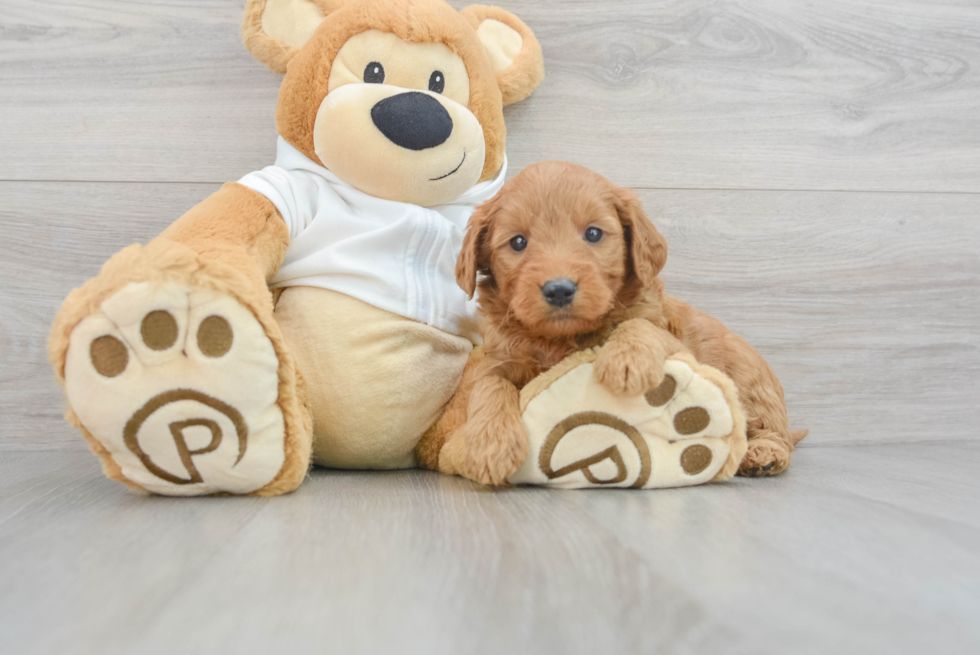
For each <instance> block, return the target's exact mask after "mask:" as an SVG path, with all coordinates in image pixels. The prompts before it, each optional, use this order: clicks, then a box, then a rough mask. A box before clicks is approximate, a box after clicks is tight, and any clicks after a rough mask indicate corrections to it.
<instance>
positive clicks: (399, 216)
mask: <svg viewBox="0 0 980 655" xmlns="http://www.w3.org/2000/svg"><path fill="white" fill-rule="evenodd" d="M506 172H507V160H506V158H505V159H504V165H503V167H502V168H501V169H500V172H499V173H497V175H496V176H495V177H494V178H493V179H492V180H488V181H486V182H481V183H479V184H477V185H475V186H474V187H472V188H471V189H469V190H468V191H467V192H466V193H464V194H463V195H461V196H459V197H458V198H456V199H455V200H452V201H450V202H449V203H447V204H445V205H439V206H438V207H420V206H419V205H412V204H408V203H403V202H394V201H391V200H382V199H381V198H376V197H374V196H370V195H368V194H366V193H363V192H361V191H358V190H357V189H355V188H354V187H352V186H351V185H349V184H347V183H346V182H344V181H343V180H341V179H340V178H338V177H337V176H336V175H334V174H333V173H331V172H330V171H329V170H327V169H326V168H324V167H323V166H321V165H319V164H317V163H315V162H313V161H312V160H310V159H309V158H308V157H307V156H306V155H304V154H303V153H301V152H300V151H299V150H297V149H296V148H294V147H293V146H292V145H290V144H289V143H287V142H286V140H285V139H283V138H282V137H279V143H278V152H277V154H276V163H275V165H273V166H267V167H266V168H263V169H262V170H260V171H256V172H254V173H249V174H248V175H246V176H245V177H243V178H242V179H241V180H239V183H240V184H243V185H245V186H247V187H248V188H250V189H252V190H254V191H257V192H259V193H261V194H262V195H263V196H265V197H266V198H268V199H269V200H270V201H272V204H274V205H275V206H276V209H278V210H279V213H280V214H282V217H283V220H285V221H286V226H287V227H288V228H289V240H290V241H289V249H288V250H287V251H286V259H285V261H284V262H283V265H282V268H280V269H279V272H278V273H277V274H276V276H275V277H274V278H273V279H272V282H271V283H270V286H272V287H273V288H276V287H291V286H311V287H322V288H324V289H332V290H334V291H339V292H341V293H345V294H347V295H349V296H353V297H354V298H357V299H359V300H363V301H364V302H366V303H369V304H371V305H374V306H375V307H379V308H381V309H384V310H386V311H389V312H392V313H394V314H400V315H401V316H406V317H408V318H411V319H414V320H417V321H421V322H423V323H427V324H429V325H432V326H434V327H437V328H439V329H440V330H443V331H445V332H449V333H451V334H457V335H461V336H464V337H467V338H470V339H476V338H477V337H476V303H475V302H473V301H470V300H469V299H468V298H467V297H466V294H465V293H464V292H463V290H462V289H460V288H459V285H457V284H456V272H455V271H456V258H457V257H458V256H459V251H460V249H461V248H462V243H463V232H464V231H465V229H466V222H467V221H468V220H469V218H470V216H471V215H472V214H473V211H474V210H475V208H476V206H477V205H479V204H480V203H482V202H484V201H486V200H489V199H490V198H492V197H493V196H494V194H496V193H497V191H499V190H500V187H501V186H503V184H504V177H505V174H506Z"/></svg>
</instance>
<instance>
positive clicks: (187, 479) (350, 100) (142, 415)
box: [49, 0, 544, 496]
mask: <svg viewBox="0 0 980 655" xmlns="http://www.w3.org/2000/svg"><path fill="white" fill-rule="evenodd" d="M242 33H243V37H244V42H245V45H246V47H247V48H248V49H249V51H250V52H251V53H252V54H253V55H254V56H255V57H256V58H257V59H258V60H259V61H261V62H262V63H264V64H266V65H267V66H268V67H269V68H271V69H272V70H274V71H277V72H280V73H284V74H285V77H284V79H283V83H282V87H281V90H280V94H279V101H278V106H277V111H276V126H277V129H278V133H279V140H278V152H277V156H276V161H275V163H274V164H273V165H272V166H269V167H267V168H265V169H263V170H260V171H256V172H253V173H250V174H248V175H245V177H243V178H241V179H240V180H239V181H238V182H229V183H227V184H225V185H224V186H223V187H222V188H221V189H220V190H219V191H217V192H216V193H214V194H213V195H212V196H210V197H209V198H207V199H205V200H204V201H203V202H201V203H200V204H198V205H197V206H195V207H194V208H192V209H191V210H190V211H188V212H187V213H186V214H185V215H184V216H182V217H181V218H180V219H178V220H177V221H176V222H174V223H173V224H172V225H171V226H170V227H169V228H167V229H166V230H165V231H164V232H163V233H162V234H161V235H160V236H158V237H157V238H156V239H154V240H152V241H151V242H150V243H149V244H148V245H146V246H141V245H133V246H130V247H128V248H126V249H124V250H123V251H121V252H119V253H118V254H116V255H115V256H114V257H112V258H111V259H110V260H109V261H108V262H107V263H106V264H105V266H104V267H103V269H102V271H101V273H100V274H99V275H98V276H97V277H96V278H95V279H93V280H91V281H89V282H88V283H86V284H85V285H83V286H82V287H81V288H79V289H75V290H74V291H72V293H71V294H70V295H69V296H68V298H67V299H66V300H65V302H64V305H63V307H62V309H61V311H60V312H59V314H58V316H57V318H56V320H55V323H54V325H53V327H52V330H51V336H50V340H49V352H50V357H51V361H52V363H53V365H54V368H55V373H56V377H57V379H58V380H59V381H60V382H61V383H62V384H63V387H64V390H65V393H66V396H67V399H68V404H69V409H68V413H67V418H68V420H69V422H70V423H71V424H72V425H74V426H75V427H77V428H79V429H80V431H81V433H82V434H83V436H84V437H85V439H86V441H87V442H88V444H89V446H90V447H91V448H92V450H93V451H94V452H95V453H96V454H97V455H98V456H99V458H100V459H101V461H102V465H103V468H104V471H105V473H106V475H107V476H108V477H110V478H112V479H115V480H119V481H121V482H124V483H125V484H127V485H128V486H130V487H133V488H136V489H140V490H145V491H150V492H154V493H159V494H167V495H176V496H191V495H202V494H213V493H231V494H255V495H263V496H268V495H276V494H281V493H285V492H289V491H292V490H293V489H295V488H296V487H297V486H298V485H299V484H300V483H301V482H302V480H303V478H304V476H305V474H306V472H307V469H308V468H309V464H310V460H311V458H312V460H313V461H314V462H316V463H319V464H322V465H325V466H331V467H340V468H373V469H390V468H403V467H411V466H414V465H416V455H415V448H416V445H417V444H418V442H419V439H420V438H421V436H422V435H423V433H425V431H426V430H427V429H428V428H429V427H430V426H431V425H433V423H434V422H435V421H436V420H437V419H438V418H439V417H440V416H441V415H442V413H443V411H444V408H445V406H446V405H447V403H448V401H449V400H450V398H451V397H452V395H453V393H454V392H455V390H456V389H457V387H458V385H459V383H460V379H461V377H462V374H463V370H464V367H465V365H466V362H467V359H468V358H469V356H470V352H471V350H472V347H473V346H472V343H473V341H474V339H475V334H476V325H475V321H474V317H475V307H474V305H473V303H472V302H470V301H469V300H468V298H467V295H466V294H465V293H464V292H463V291H462V290H461V289H460V288H459V287H458V286H457V284H456V281H455V277H454V266H455V262H456V257H457V255H458V253H459V250H460V247H461V243H462V240H463V231H464V229H465V226H466V223H467V219H468V218H469V216H470V215H471V213H472V212H473V210H474V207H475V206H476V205H478V204H480V203H482V202H483V201H485V200H487V199H489V198H491V197H492V196H493V195H494V194H495V193H496V192H497V190H498V189H499V188H500V187H501V185H502V184H503V182H504V178H505V175H506V168H507V160H506V156H505V137H506V128H505V125H504V116H503V107H504V106H505V105H507V104H510V103H513V102H517V101H519V100H522V99H524V98H525V97H527V96H528V95H529V94H530V93H531V92H532V91H533V90H534V88H535V87H536V86H537V85H538V84H539V83H540V82H541V80H542V78H543V75H544V67H543V63H542V56H541V49H540V46H539V45H538V42H537V40H536V39H535V37H534V34H533V33H532V32H531V31H530V30H529V29H528V27H527V26H526V25H524V23H522V22H521V21H520V20H519V19H518V18H517V17H516V16H514V15H513V14H511V13H509V12H507V11H504V10H502V9H499V8H494V7H485V6H472V7H468V8H466V9H463V10H462V11H456V10H455V9H453V8H451V7H450V6H449V5H448V4H446V3H445V2H443V1H442V0H358V1H354V0H349V1H344V0H249V1H248V3H247V5H246V8H245V15H244V18H243V23H242Z"/></svg>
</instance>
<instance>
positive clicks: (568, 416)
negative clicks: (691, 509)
mask: <svg viewBox="0 0 980 655" xmlns="http://www.w3.org/2000/svg"><path fill="white" fill-rule="evenodd" d="M593 359H594V358H593ZM664 373H665V375H664V381H663V383H662V384H660V385H659V386H658V387H656V388H654V389H649V390H648V391H647V392H646V393H644V394H643V395H642V396H634V397H621V396H615V395H613V394H611V393H609V392H608V391H607V390H606V389H605V388H604V387H603V386H602V385H600V384H599V383H598V381H597V380H596V379H595V376H594V374H593V363H592V361H585V362H583V363H579V364H578V365H576V366H574V368H571V370H568V371H567V372H564V373H563V374H561V375H560V377H558V378H557V379H554V380H553V381H552V382H551V383H550V384H549V385H548V387H547V388H546V389H544V390H541V391H536V393H535V391H532V393H535V395H534V396H533V397H532V398H528V397H525V398H523V399H522V400H523V402H522V406H523V407H524V414H523V416H524V423H525V426H526V428H527V431H528V438H529V443H530V449H529V454H528V458H527V459H526V460H525V462H524V464H523V465H522V466H521V468H520V469H519V470H518V471H517V472H516V473H515V474H514V475H512V476H511V477H510V478H509V481H510V482H511V483H513V484H539V485H547V486H555V487H564V488H571V489H574V488H585V487H622V488H634V489H655V488H663V487H683V486H691V485H697V484H702V483H705V482H708V481H710V480H712V479H713V478H715V476H716V475H718V473H719V471H720V470H721V468H722V467H723V466H724V464H725V462H726V460H727V459H728V457H729V453H730V452H731V444H732V440H733V439H739V438H740V439H742V440H744V439H745V435H744V430H743V431H741V432H740V429H739V426H738V425H737V423H738V421H736V417H735V415H736V413H738V412H739V411H740V410H739V409H738V407H737V402H738V401H737V399H736V398H737V396H736V394H735V389H734V384H733V383H732V382H731V380H729V379H728V378H727V377H726V376H724V375H723V374H721V373H720V372H718V371H717V370H715V369H712V368H710V367H707V366H704V365H702V364H698V363H697V362H696V361H694V360H693V359H692V358H690V357H689V356H686V355H676V356H674V357H671V358H669V359H668V360H667V362H666V364H665V366H664ZM723 387H728V388H727V389H726V388H723ZM726 392H727V393H726Z"/></svg>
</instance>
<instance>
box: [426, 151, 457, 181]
mask: <svg viewBox="0 0 980 655" xmlns="http://www.w3.org/2000/svg"><path fill="white" fill-rule="evenodd" d="M464 161H466V151H465V150H464V151H463V158H462V159H460V160H459V164H458V165H457V166H456V168H454V169H453V170H451V171H449V172H448V173H446V174H445V175H441V176H439V177H430V178H429V181H430V182H436V181H438V180H444V179H446V178H447V177H449V176H450V175H452V174H453V173H455V172H456V171H458V170H459V169H460V167H461V166H462V165H463V162H464Z"/></svg>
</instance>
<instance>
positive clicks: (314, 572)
mask: <svg viewBox="0 0 980 655" xmlns="http://www.w3.org/2000/svg"><path fill="white" fill-rule="evenodd" d="M978 460H980V447H978V445H977V444H976V443H954V444H917V445H904V446H902V445H889V446H887V447H883V446H872V447H864V448H855V447H848V448H844V447H826V448H809V449H805V450H803V451H801V453H800V457H799V462H798V466H797V467H796V468H794V469H793V470H791V471H790V472H789V473H788V474H787V475H786V476H783V477H782V478H778V479H773V480H737V481H735V482H732V483H726V484H721V485H711V486H707V487H700V488H693V489H683V490H664V491H654V492H634V491H591V492H590V491H572V492H561V491H547V490H536V489H515V490H508V491H502V492H488V491H485V490H482V489H480V488H478V487H477V486H475V485H471V484H470V483H468V482H465V481H463V480H460V479H458V478H448V477H443V476H440V475H438V474H431V473H423V472H397V473H342V472H331V471H317V472H314V473H313V474H312V476H311V477H310V478H309V479H308V480H307V481H306V482H305V483H304V485H303V486H302V487H301V488H300V490H299V491H298V492H296V493H295V494H293V495H291V496H287V497H282V498H277V499H269V500H258V499H241V498H217V499H199V500H181V499H166V498H157V497H141V496H138V495H135V494H133V493H131V492H128V491H126V490H125V489H124V488H123V487H122V486H120V485H118V484H115V483H112V482H109V481H107V480H104V479H102V478H101V477H100V475H99V472H98V468H97V466H96V464H95V461H94V458H92V457H90V456H88V455H86V454H84V453H68V452H62V453H0V588H2V589H4V593H3V594H2V595H0V633H2V634H3V635H4V644H5V648H7V649H9V650H10V652H16V653H24V654H28V653H50V652H69V651H70V652H73V653H80V654H84V653H100V654H102V653H106V654H111V653H133V654H136V653H157V652H160V653H162V652H175V651H176V652H189V653H197V652H202V653H203V652H215V651H216V650H221V651H227V652H241V653H263V652H272V651H275V652H280V651H285V650H300V651H303V652H308V651H313V650H316V651H321V650H324V649H325V650H328V651H330V652H344V653H362V652H364V653H367V652H372V653H373V652H383V651H385V650H392V649H397V650H398V651H399V652H409V653H415V652H419V653H423V652H424V653H460V652H467V653H500V652H529V653H530V652H566V653H594V652H596V651H597V650H601V651H602V652H628V653H650V652H657V653H704V652H725V653H729V652H732V653H739V652H745V653H785V652H793V653H827V652H834V653H868V652H891V653H921V652H927V651H928V652H933V651H936V652H946V653H953V654H958V653H968V652H975V649H976V648H977V647H980V627H978V624H977V623H976V621H975V617H976V614H977V612H978V611H980V585H978V582H977V581H978V580H980V513H978V509H980V507H978V505H977V502H976V498H977V497H978V492H980V485H978V482H977V478H976V476H975V475H973V471H974V469H975V468H976V464H977V463H978ZM909 462H918V466H915V467H912V466H907V464H908V463H909ZM896 463H899V464H901V465H902V466H905V468H904V469H902V470H896V469H895V468H894V466H893V465H894V464H896ZM11 475H13V477H11ZM910 489H915V490H917V492H916V493H914V494H913V493H910ZM39 616H44V627H43V629H42V628H40V626H39V625H38V623H37V617H39Z"/></svg>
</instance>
